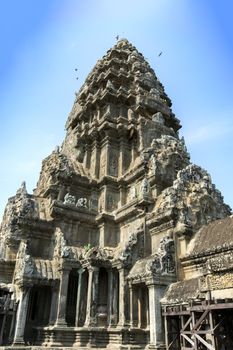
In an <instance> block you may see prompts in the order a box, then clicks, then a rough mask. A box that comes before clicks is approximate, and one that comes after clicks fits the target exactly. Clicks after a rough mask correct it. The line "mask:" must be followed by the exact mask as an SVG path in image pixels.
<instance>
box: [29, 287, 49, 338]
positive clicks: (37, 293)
mask: <svg viewBox="0 0 233 350" xmlns="http://www.w3.org/2000/svg"><path fill="white" fill-rule="evenodd" d="M50 306H51V287H49V286H43V287H42V286H40V287H39V286H34V287H32V289H31V292H30V296H29V307H28V313H27V322H26V327H25V333H24V340H25V342H26V344H33V343H34V342H35V340H36V335H37V331H36V327H39V326H47V325H48V324H49V315H50Z"/></svg>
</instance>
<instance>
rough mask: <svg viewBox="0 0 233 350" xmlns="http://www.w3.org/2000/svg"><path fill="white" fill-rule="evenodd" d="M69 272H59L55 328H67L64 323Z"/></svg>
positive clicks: (64, 270)
mask: <svg viewBox="0 0 233 350" xmlns="http://www.w3.org/2000/svg"><path fill="white" fill-rule="evenodd" d="M69 272H70V271H69V270H66V269H63V270H62V271H61V280H60V288H59V297H58V309H57V321H56V325H57V326H67V323H66V298H67V293H68V283H69Z"/></svg>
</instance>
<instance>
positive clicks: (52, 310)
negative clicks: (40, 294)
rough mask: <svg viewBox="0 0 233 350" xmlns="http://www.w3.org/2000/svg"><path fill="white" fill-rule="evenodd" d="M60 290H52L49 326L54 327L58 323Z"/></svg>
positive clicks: (54, 288) (55, 287)
mask: <svg viewBox="0 0 233 350" xmlns="http://www.w3.org/2000/svg"><path fill="white" fill-rule="evenodd" d="M58 298H59V289H58V286H54V287H53V288H52V300H51V307H50V316H49V324H50V325H53V324H54V323H55V322H56V317H57V307H58Z"/></svg>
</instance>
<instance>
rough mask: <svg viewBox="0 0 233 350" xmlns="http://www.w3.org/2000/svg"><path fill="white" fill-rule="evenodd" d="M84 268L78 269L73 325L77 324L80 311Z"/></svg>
mask: <svg viewBox="0 0 233 350" xmlns="http://www.w3.org/2000/svg"><path fill="white" fill-rule="evenodd" d="M83 272H84V270H83V269H82V268H81V269H79V270H78V290H77V304H76V317H75V326H76V327H78V326H79V319H80V312H81V293H82V282H83V281H82V280H83Z"/></svg>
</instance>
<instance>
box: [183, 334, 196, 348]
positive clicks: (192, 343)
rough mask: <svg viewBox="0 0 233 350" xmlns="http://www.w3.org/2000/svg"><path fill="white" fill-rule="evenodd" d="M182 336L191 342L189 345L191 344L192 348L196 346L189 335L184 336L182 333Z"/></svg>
mask: <svg viewBox="0 0 233 350" xmlns="http://www.w3.org/2000/svg"><path fill="white" fill-rule="evenodd" d="M180 335H181V336H182V337H184V338H185V339H186V340H187V342H189V344H191V345H192V346H194V341H192V339H190V338H189V337H187V335H185V334H183V333H180Z"/></svg>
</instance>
